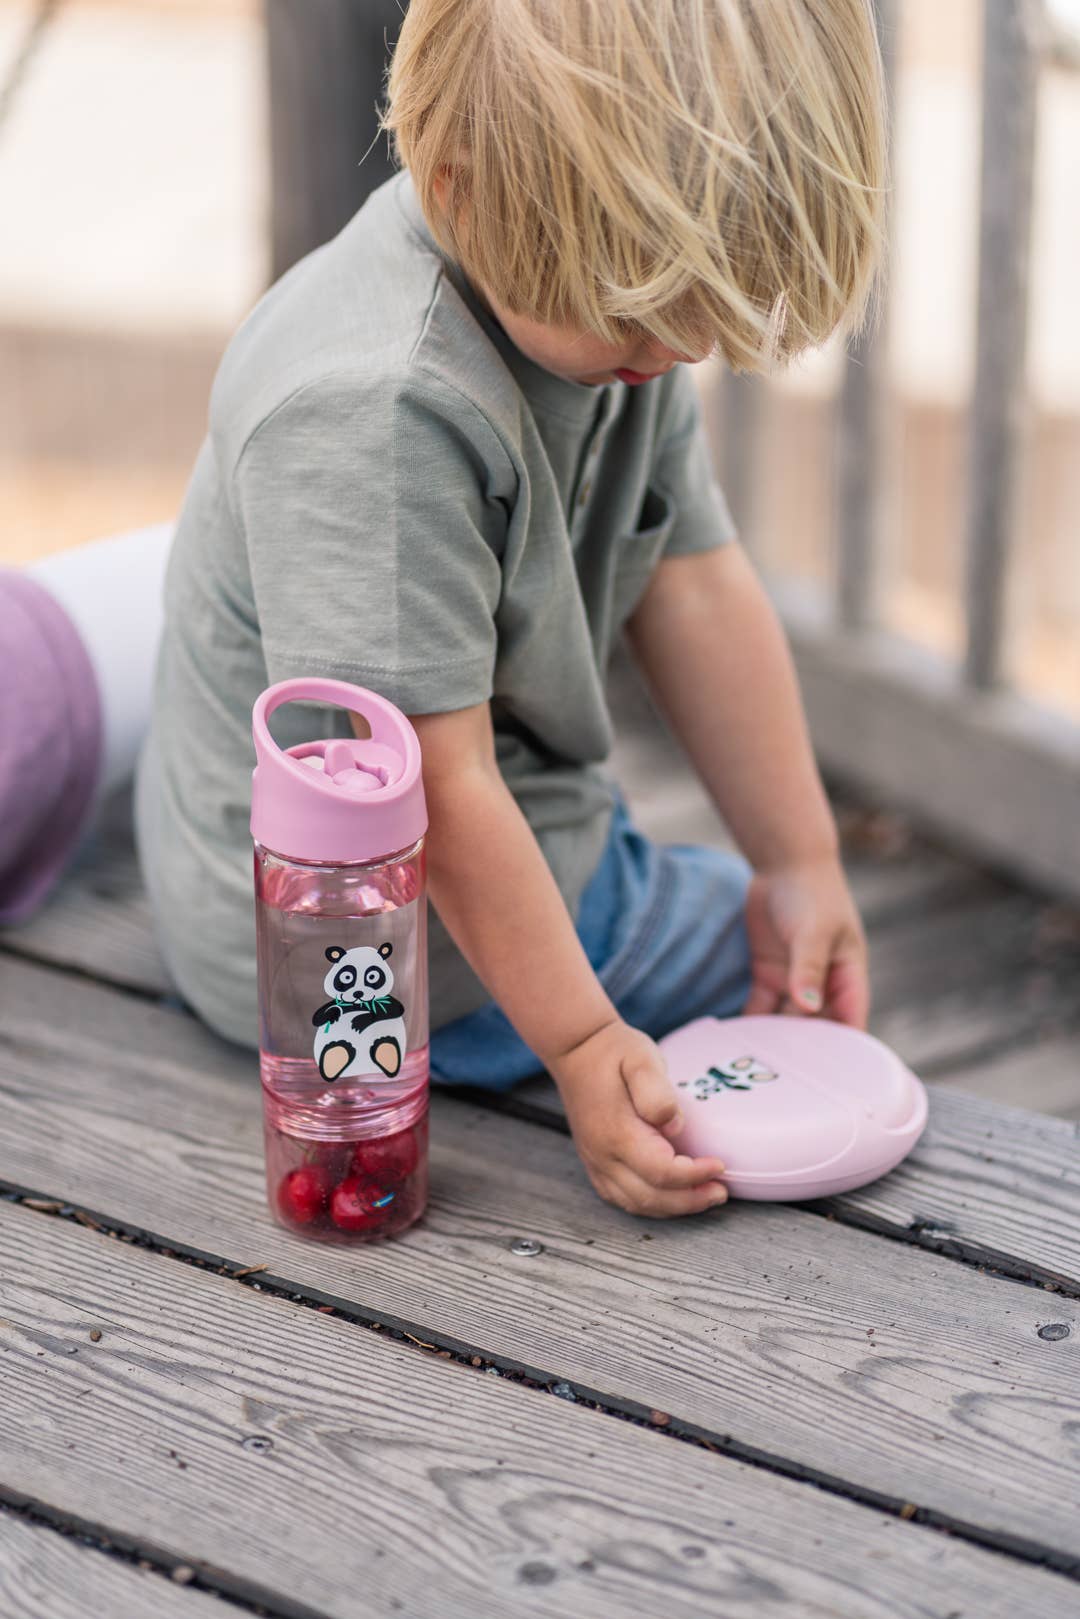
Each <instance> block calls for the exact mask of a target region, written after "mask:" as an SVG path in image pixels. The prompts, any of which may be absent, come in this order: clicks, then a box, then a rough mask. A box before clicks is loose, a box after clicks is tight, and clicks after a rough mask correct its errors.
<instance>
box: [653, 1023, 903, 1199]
mask: <svg viewBox="0 0 1080 1619" xmlns="http://www.w3.org/2000/svg"><path fill="white" fill-rule="evenodd" d="M660 1049H661V1051H662V1052H663V1054H664V1057H665V1059H666V1061H667V1065H668V1072H669V1073H670V1075H671V1078H672V1081H673V1083H674V1085H675V1087H676V1094H677V1096H678V1098H679V1104H680V1107H681V1109H682V1113H683V1116H684V1120H685V1124H684V1128H683V1130H682V1133H681V1134H680V1136H679V1137H678V1139H677V1140H676V1142H675V1145H676V1146H677V1147H678V1149H679V1151H680V1152H687V1153H691V1154H693V1155H694V1156H695V1157H698V1156H702V1155H708V1156H717V1157H720V1158H722V1159H723V1160H724V1163H725V1164H726V1165H727V1170H726V1172H725V1175H724V1180H725V1182H726V1184H727V1186H728V1188H729V1190H730V1192H731V1195H732V1196H733V1197H746V1198H760V1199H768V1200H770V1201H775V1202H780V1201H784V1200H791V1199H804V1198H814V1197H829V1196H832V1195H833V1194H834V1193H836V1192H849V1191H851V1190H852V1188H853V1187H856V1186H864V1185H865V1184H866V1183H867V1181H872V1180H876V1179H877V1178H878V1176H879V1175H884V1174H885V1173H886V1172H887V1171H888V1170H890V1169H893V1168H895V1166H896V1165H897V1164H898V1163H899V1162H900V1160H901V1159H902V1158H904V1157H906V1155H907V1154H908V1153H909V1152H910V1151H911V1149H912V1147H913V1146H914V1145H915V1143H916V1141H918V1139H919V1137H920V1135H921V1134H922V1132H923V1128H924V1126H925V1124H926V1114H927V1098H926V1090H925V1088H924V1086H923V1085H922V1083H921V1081H920V1080H918V1079H916V1077H915V1075H914V1074H913V1073H912V1072H911V1070H910V1069H909V1068H907V1067H906V1066H905V1065H904V1064H903V1063H902V1062H901V1061H900V1058H899V1057H898V1056H897V1055H896V1053H895V1052H893V1051H890V1050H889V1048H888V1046H885V1045H883V1044H882V1043H881V1041H880V1040H876V1039H875V1038H874V1036H873V1035H870V1034H863V1033H862V1031H861V1030H859V1029H851V1028H848V1027H847V1026H846V1025H845V1024H842V1023H831V1022H829V1021H828V1020H827V1019H825V1018H805V1017H742V1018H725V1019H721V1018H711V1017H706V1018H698V1019H697V1020H696V1022H694V1023H687V1024H686V1025H685V1026H684V1027H683V1028H681V1029H676V1030H675V1032H674V1033H673V1034H669V1035H668V1036H667V1037H666V1038H665V1039H663V1040H661V1041H660Z"/></svg>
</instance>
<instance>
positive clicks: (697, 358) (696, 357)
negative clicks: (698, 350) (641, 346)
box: [646, 342, 705, 366]
mask: <svg viewBox="0 0 1080 1619" xmlns="http://www.w3.org/2000/svg"><path fill="white" fill-rule="evenodd" d="M646 348H647V349H648V352H649V357H650V359H651V360H652V361H653V362H654V363H655V364H659V365H666V366H671V365H679V364H682V365H698V364H700V362H701V361H702V360H703V359H704V358H705V356H704V354H681V353H680V352H679V350H678V349H669V348H667V347H666V345H665V344H663V343H652V342H650V343H647V344H646Z"/></svg>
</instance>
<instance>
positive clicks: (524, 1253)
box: [510, 1237, 544, 1259]
mask: <svg viewBox="0 0 1080 1619" xmlns="http://www.w3.org/2000/svg"><path fill="white" fill-rule="evenodd" d="M543 1251H544V1245H543V1243H542V1242H537V1240H536V1238H535V1237H515V1238H514V1240H513V1242H512V1243H511V1244H510V1252H511V1253H512V1254H517V1255H518V1257H519V1258H520V1259H533V1258H535V1256H536V1255H537V1254H542V1253H543Z"/></svg>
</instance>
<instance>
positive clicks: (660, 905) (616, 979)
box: [600, 862, 675, 1004]
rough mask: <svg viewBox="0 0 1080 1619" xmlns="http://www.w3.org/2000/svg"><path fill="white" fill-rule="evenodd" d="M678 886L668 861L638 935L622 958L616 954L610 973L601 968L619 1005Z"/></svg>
mask: <svg viewBox="0 0 1080 1619" xmlns="http://www.w3.org/2000/svg"><path fill="white" fill-rule="evenodd" d="M674 887H675V877H674V872H673V871H672V870H671V869H670V867H669V866H668V865H667V863H666V862H665V863H664V864H663V865H662V866H661V869H660V880H659V882H658V883H657V886H656V893H655V894H654V896H653V900H652V904H651V905H650V906H649V908H648V910H647V911H646V912H645V915H644V917H643V918H642V922H641V926H640V928H639V929H638V932H637V935H636V936H635V938H633V939H631V940H630V942H629V943H628V944H627V945H626V947H625V948H624V950H623V951H622V954H621V959H620V957H616V958H615V960H614V961H612V962H611V963H610V964H609V971H608V972H605V971H604V970H601V973H600V981H601V983H602V984H603V986H604V988H605V989H606V990H607V992H608V995H609V996H610V997H611V999H612V1000H613V1001H614V1002H615V1003H616V1004H618V1000H619V997H620V995H621V994H622V993H623V992H624V991H625V990H626V989H627V988H628V987H629V984H628V980H629V979H630V977H631V976H632V974H633V972H634V970H635V969H636V968H637V966H638V965H639V963H640V962H641V960H642V957H643V956H644V955H645V954H646V952H647V951H648V949H649V947H650V946H651V945H652V942H653V940H654V939H655V938H656V935H657V933H658V932H659V929H660V924H661V921H662V919H663V915H664V911H665V909H666V908H667V904H668V901H669V899H670V897H671V894H672V892H673V890H674Z"/></svg>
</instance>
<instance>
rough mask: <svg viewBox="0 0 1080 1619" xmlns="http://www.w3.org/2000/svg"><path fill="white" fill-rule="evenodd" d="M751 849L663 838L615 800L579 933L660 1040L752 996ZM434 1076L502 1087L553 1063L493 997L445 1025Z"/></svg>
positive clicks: (604, 974)
mask: <svg viewBox="0 0 1080 1619" xmlns="http://www.w3.org/2000/svg"><path fill="white" fill-rule="evenodd" d="M749 881H750V869H749V867H748V866H747V864H746V862H745V861H744V860H743V859H742V858H741V856H739V855H736V854H730V853H728V852H727V851H725V850H722V849H710V848H705V847H701V846H699V845H696V844H663V845H662V844H655V843H653V842H652V841H651V840H650V839H649V838H647V837H645V836H644V835H643V834H642V833H641V832H639V831H638V830H637V829H636V827H634V825H633V824H632V822H631V820H630V816H629V814H628V812H627V810H626V806H625V805H624V804H622V803H621V802H620V803H617V804H616V807H615V813H614V816H613V818H612V823H611V831H610V834H609V837H608V842H607V846H606V848H605V850H604V853H603V855H602V857H601V859H600V863H599V865H598V866H597V868H596V871H595V872H594V873H593V875H592V877H591V878H590V879H589V882H588V884H587V886H586V888H585V892H584V893H583V895H582V897H581V904H580V907H579V910H578V918H577V932H578V937H579V938H580V940H581V942H582V945H583V946H584V948H585V954H586V955H587V956H588V958H589V962H590V964H591V965H592V967H593V969H594V970H595V972H596V974H597V977H598V978H599V979H600V982H601V984H602V985H603V986H604V988H605V989H606V990H607V993H608V994H609V996H610V997H611V999H612V1001H613V1002H614V1004H615V1006H616V1008H617V1010H618V1012H619V1014H620V1016H621V1017H623V1018H625V1019H626V1021H627V1022H628V1023H631V1024H633V1026H634V1027H635V1028H637V1029H644V1030H645V1032H646V1033H647V1034H651V1035H653V1036H654V1037H655V1038H659V1037H660V1036H661V1035H664V1034H668V1033H669V1032H670V1031H671V1030H672V1029H676V1028H678V1027H679V1026H680V1025H681V1024H683V1023H688V1022H690V1020H691V1019H692V1018H696V1017H704V1016H707V1015H710V1014H711V1015H712V1016H714V1017H732V1016H734V1014H735V1013H737V1012H739V1011H740V1010H741V1009H742V1006H743V1004H744V1002H745V1000H746V997H747V995H748V994H749V991H750V952H749V947H748V944H747V937H746V927H745V922H744V917H743V911H744V907H745V903H746V889H747V885H748V883H749ZM431 1065H432V1076H431V1077H432V1080H433V1081H434V1082H435V1083H438V1082H439V1081H440V1080H441V1081H443V1082H444V1083H446V1084H451V1085H475V1086H478V1087H479V1088H480V1089H483V1090H495V1091H504V1090H509V1089H510V1087H511V1086H513V1085H516V1084H517V1082H518V1081H519V1080H522V1079H526V1078H527V1077H528V1076H529V1075H530V1074H536V1073H539V1072H540V1071H542V1069H543V1066H544V1065H543V1063H542V1062H540V1060H539V1059H538V1058H537V1057H536V1055H535V1054H534V1053H533V1052H532V1051H530V1049H529V1047H528V1046H527V1045H526V1044H525V1042H524V1040H522V1038H521V1036H520V1035H519V1034H518V1033H517V1032H516V1031H515V1030H514V1028H513V1027H512V1026H511V1024H510V1023H509V1021H508V1020H507V1018H506V1017H505V1016H504V1015H503V1013H502V1012H500V1010H499V1008H498V1007H497V1006H496V1005H495V1004H494V1003H491V1004H490V1005H488V1006H484V1007H481V1008H480V1010H479V1011H478V1012H471V1013H469V1015H468V1016H467V1017H463V1018H458V1019H457V1020H456V1022H454V1023H448V1024H446V1025H444V1027H443V1028H441V1029H437V1030H436V1031H435V1033H434V1034H433V1035H432V1037H431Z"/></svg>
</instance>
